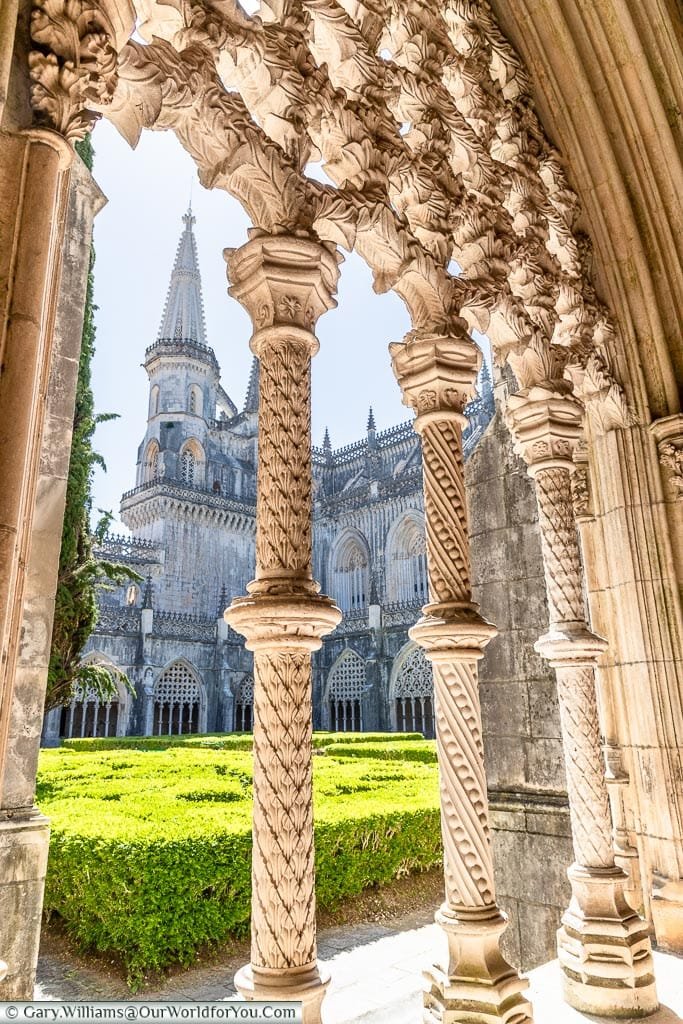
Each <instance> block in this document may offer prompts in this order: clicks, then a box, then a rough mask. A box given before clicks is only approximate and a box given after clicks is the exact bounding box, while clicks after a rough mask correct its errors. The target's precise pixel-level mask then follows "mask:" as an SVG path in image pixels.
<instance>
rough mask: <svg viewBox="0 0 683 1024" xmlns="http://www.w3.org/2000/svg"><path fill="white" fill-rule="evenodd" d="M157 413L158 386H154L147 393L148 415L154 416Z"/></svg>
mask: <svg viewBox="0 0 683 1024" xmlns="http://www.w3.org/2000/svg"><path fill="white" fill-rule="evenodd" d="M158 412H159V385H158V384H155V385H154V386H153V387H151V388H150V391H149V415H150V416H156V414H157V413H158Z"/></svg>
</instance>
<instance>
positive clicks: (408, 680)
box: [391, 646, 434, 739]
mask: <svg viewBox="0 0 683 1024" xmlns="http://www.w3.org/2000/svg"><path fill="white" fill-rule="evenodd" d="M395 664H396V673H395V676H394V679H393V682H392V686H391V696H392V699H393V701H394V714H395V717H396V730H397V732H421V733H422V735H423V736H425V737H426V738H427V739H433V738H434V680H433V677H432V666H431V665H430V664H429V662H428V661H427V658H426V657H425V653H424V651H423V650H422V648H421V647H417V646H414V647H411V648H410V649H409V651H408V653H407V654H403V655H401V654H399V656H398V658H397V659H396V663H395Z"/></svg>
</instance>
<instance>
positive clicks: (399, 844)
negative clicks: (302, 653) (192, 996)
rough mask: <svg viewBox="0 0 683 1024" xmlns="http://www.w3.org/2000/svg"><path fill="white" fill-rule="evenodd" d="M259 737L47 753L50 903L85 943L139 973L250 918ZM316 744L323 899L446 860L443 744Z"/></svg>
mask: <svg viewBox="0 0 683 1024" xmlns="http://www.w3.org/2000/svg"><path fill="white" fill-rule="evenodd" d="M249 746H250V738H249V737H247V736H212V737H196V736H195V737H184V738H182V739H178V738H174V739H172V740H171V739H168V738H163V737H160V738H159V737H155V738H154V739H149V740H123V741H118V743H117V742H116V741H109V740H100V741H98V740H90V741H88V740H78V741H71V742H69V744H68V745H65V746H64V747H62V748H60V749H58V750H45V751H42V753H41V760H40V770H39V782H38V801H39V804H40V807H41V809H42V810H43V811H44V812H45V813H46V814H47V815H48V816H49V817H50V819H51V821H52V840H51V848H50V860H49V865H48V877H47V884H46V892H45V908H46V910H47V911H48V913H58V914H59V915H60V916H61V917H62V918H63V920H64V921H65V923H66V926H67V928H68V930H69V932H70V934H71V935H72V937H73V938H74V939H75V941H76V942H77V944H78V945H79V946H80V947H81V948H83V949H96V950H99V951H101V952H110V951H111V952H115V953H117V954H118V955H119V956H120V957H121V958H122V959H123V961H124V963H125V964H126V967H127V969H128V972H129V976H130V978H131V981H132V982H135V981H136V980H138V979H139V978H140V976H141V975H142V973H144V971H146V970H149V969H159V968H163V967H165V966H167V965H168V964H171V963H173V962H182V963H188V962H190V961H191V960H192V958H193V956H194V954H195V952H196V950H197V949H198V948H199V947H200V946H202V945H204V944H205V943H210V942H220V941H221V940H224V939H226V938H227V937H228V936H229V935H231V934H232V935H235V934H242V933H244V931H245V930H246V928H247V926H248V920H249V902H250V850H251V831H250V830H251V778H252V763H251V752H250V750H249V749H248V748H249ZM315 746H316V749H317V750H318V754H317V756H315V757H314V762H313V764H314V790H315V833H316V872H317V894H318V903H319V905H320V906H321V907H327V908H330V909H333V908H334V907H335V906H337V905H339V903H340V902H341V901H343V900H344V899H346V898H348V897H350V896H353V895H354V894H356V893H358V892H360V891H361V890H362V889H364V888H366V887H367V886H369V885H371V884H373V883H385V882H388V881H390V880H391V879H393V878H396V877H399V876H401V875H404V874H407V873H408V872H410V871H420V870H425V869H427V868H429V867H432V866H434V865H435V864H437V863H439V861H440V859H441V842H440V829H439V810H438V808H439V803H438V783H437V773H436V763H435V752H434V743H433V742H432V741H426V740H423V739H422V738H421V737H418V736H414V737H405V738H400V739H397V737H396V736H395V735H392V736H388V735H373V736H369V737H368V736H360V735H359V736H349V735H348V734H347V735H343V736H340V735H338V734H337V735H335V734H317V735H316V737H315ZM149 747H151V748H152V749H146V748H149ZM245 748H246V749H245Z"/></svg>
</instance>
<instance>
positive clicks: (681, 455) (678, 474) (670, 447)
mask: <svg viewBox="0 0 683 1024" xmlns="http://www.w3.org/2000/svg"><path fill="white" fill-rule="evenodd" d="M659 461H660V462H661V464H662V466H663V467H664V469H665V470H666V473H667V477H668V481H669V486H670V487H671V489H672V491H673V493H674V494H675V496H676V498H677V500H678V501H683V445H677V444H674V443H673V442H671V441H663V442H662V443H661V444H660V445H659Z"/></svg>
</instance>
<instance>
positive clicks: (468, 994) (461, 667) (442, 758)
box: [390, 326, 531, 1024]
mask: <svg viewBox="0 0 683 1024" xmlns="http://www.w3.org/2000/svg"><path fill="white" fill-rule="evenodd" d="M390 352H391V357H392V362H393V368H394V373H395V375H396V378H397V380H398V382H399V385H400V387H401V391H402V393H403V401H404V403H405V404H406V405H409V406H411V407H412V408H413V409H414V410H415V411H416V412H417V418H416V420H415V429H416V430H417V432H418V433H419V434H420V436H421V439H422V456H423V466H424V495H425V519H426V531H427V564H428V578H429V594H430V602H431V603H430V604H428V605H427V606H426V607H425V608H424V614H423V617H422V618H421V619H420V620H419V622H418V623H417V625H415V626H413V628H412V629H411V630H409V636H410V637H411V639H413V640H415V641H416V643H418V644H419V645H420V646H421V647H422V648H424V650H425V653H426V656H427V658H428V659H429V661H431V662H432V665H433V673H434V701H435V718H436V738H437V754H438V760H439V778H440V792H441V829H442V835H443V842H444V874H445V881H446V901H445V903H444V904H443V906H442V907H441V909H440V911H439V912H438V913H437V915H436V920H437V922H438V923H439V924H440V925H441V927H442V928H443V929H444V931H445V932H446V935H447V937H448V951H449V954H448V963H447V965H446V966H445V967H437V966H435V967H433V968H432V969H431V970H429V971H428V972H426V975H425V977H426V981H427V988H426V992H425V997H424V1006H425V1020H427V1021H435V1022H436V1021H443V1020H445V1019H448V1020H464V1019H465V1018H467V1019H468V1020H471V1021H477V1022H481V1024H484V1022H489V1021H492V1020H500V1021H507V1022H510V1024H512V1022H513V1021H514V1022H523V1021H530V1020H531V1007H530V1005H529V1003H528V1001H527V1000H526V998H525V996H524V990H525V988H526V982H525V981H524V980H523V979H522V978H520V976H519V975H518V973H517V972H516V971H515V970H514V969H513V968H512V967H511V966H510V965H509V964H508V963H506V961H505V960H504V959H503V957H502V954H501V952H500V938H501V935H502V933H503V931H504V930H505V926H506V918H505V915H504V914H502V913H501V911H500V909H499V908H498V905H497V903H496V895H495V884H494V878H493V859H492V852H491V837H490V829H489V816H488V800H487V791H486V774H485V770H484V754H483V744H482V729H481V709H480V705H479V693H478V686H477V661H478V660H479V659H480V658H481V657H482V654H483V649H484V647H485V646H486V644H487V643H488V642H489V640H490V639H491V638H492V637H493V636H495V633H496V630H495V628H494V627H493V626H491V624H490V623H488V622H486V621H485V620H484V619H482V617H481V616H480V615H479V613H478V610H477V608H476V606H475V605H474V604H473V603H472V592H471V582H470V580H471V573H470V551H469V538H468V529H467V509H466V502H465V481H464V473H463V453H462V428H463V425H464V424H465V423H466V419H465V417H464V415H463V409H464V408H465V405H466V404H467V402H468V400H469V398H470V396H471V394H472V389H473V385H474V380H475V378H476V374H477V370H478V367H479V361H480V359H481V353H480V352H479V350H478V349H477V347H476V345H475V344H474V343H473V342H472V341H471V340H470V338H469V337H468V335H467V333H466V330H465V328H464V326H463V327H462V328H461V329H460V331H459V333H458V334H456V335H454V336H451V337H438V336H436V335H421V334H420V333H419V332H413V333H412V334H409V335H408V336H407V339H406V341H405V342H404V343H401V344H393V345H391V346H390Z"/></svg>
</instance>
